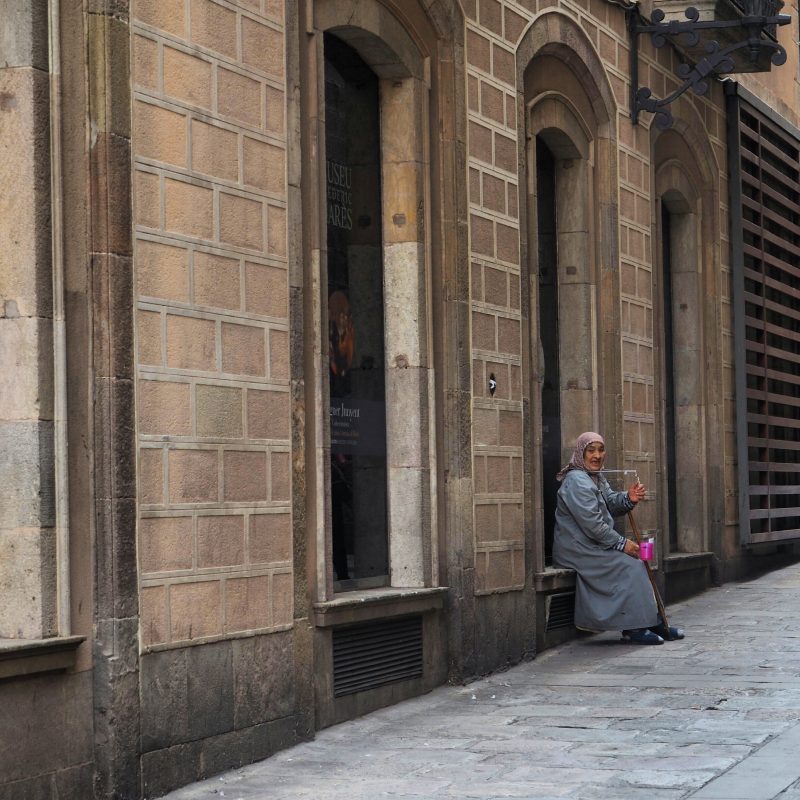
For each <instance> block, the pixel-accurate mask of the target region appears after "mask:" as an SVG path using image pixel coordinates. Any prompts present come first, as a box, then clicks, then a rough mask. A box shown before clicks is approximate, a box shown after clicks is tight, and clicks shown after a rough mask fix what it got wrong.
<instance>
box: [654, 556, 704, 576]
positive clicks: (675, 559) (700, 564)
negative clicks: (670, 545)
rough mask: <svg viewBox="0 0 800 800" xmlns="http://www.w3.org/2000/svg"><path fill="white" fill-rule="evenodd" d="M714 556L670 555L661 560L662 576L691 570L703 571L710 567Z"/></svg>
mask: <svg viewBox="0 0 800 800" xmlns="http://www.w3.org/2000/svg"><path fill="white" fill-rule="evenodd" d="M713 559H714V554H713V553H710V552H704V553H672V554H670V555H668V556H665V557H664V559H663V569H664V574H665V575H669V574H671V573H673V572H689V571H690V570H693V569H705V568H706V567H710V566H711V562H712V560H713Z"/></svg>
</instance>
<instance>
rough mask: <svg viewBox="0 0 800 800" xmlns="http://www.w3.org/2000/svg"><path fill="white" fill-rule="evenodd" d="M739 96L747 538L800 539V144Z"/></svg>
mask: <svg viewBox="0 0 800 800" xmlns="http://www.w3.org/2000/svg"><path fill="white" fill-rule="evenodd" d="M736 100H737V101H738V102H737V103H736V107H735V109H732V110H733V111H734V113H732V114H731V115H730V116H731V118H732V119H731V123H732V128H731V130H732V133H733V125H735V130H736V133H735V137H734V136H733V135H732V136H731V139H732V141H731V145H732V150H734V148H735V151H734V153H732V159H733V160H732V164H731V166H732V175H731V181H732V183H733V182H734V181H735V183H736V186H737V187H738V190H739V191H738V195H739V197H738V198H736V196H735V194H734V197H733V199H734V203H733V206H734V208H733V209H732V212H733V214H732V230H731V234H732V243H733V248H732V251H733V254H734V290H735V300H736V303H735V310H736V317H735V327H736V335H737V338H736V357H737V363H736V367H737V376H736V377H737V384H736V391H737V417H738V419H737V432H738V439H739V453H738V461H739V492H740V525H741V527H742V534H743V536H742V538H743V541H745V542H747V541H750V542H760V541H776V540H781V539H789V538H797V537H800V140H799V139H798V136H797V132H796V131H794V132H793V131H791V130H788V129H787V128H786V127H785V126H784V125H780V124H778V122H777V121H776V120H773V119H770V115H769V114H768V113H765V112H762V111H761V110H759V109H758V108H756V107H755V106H751V105H750V104H749V103H746V102H744V101H743V100H741V99H739V98H738V97H737V98H736ZM765 111H766V110H765ZM734 169H736V171H737V172H738V175H735V174H733V172H734ZM737 215H738V216H739V220H740V225H737ZM737 239H738V241H737Z"/></svg>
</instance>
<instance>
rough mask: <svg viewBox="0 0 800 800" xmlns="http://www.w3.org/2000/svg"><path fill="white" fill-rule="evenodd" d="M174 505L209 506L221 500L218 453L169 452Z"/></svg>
mask: <svg viewBox="0 0 800 800" xmlns="http://www.w3.org/2000/svg"><path fill="white" fill-rule="evenodd" d="M169 499H170V502H171V503H210V502H215V501H217V500H218V499H219V479H218V476H217V451H216V450H170V451H169Z"/></svg>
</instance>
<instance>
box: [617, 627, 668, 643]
mask: <svg viewBox="0 0 800 800" xmlns="http://www.w3.org/2000/svg"><path fill="white" fill-rule="evenodd" d="M622 635H623V636H624V637H625V638H626V639H628V640H629V641H630V642H632V643H633V644H664V640H663V639H662V638H661V637H660V636H659V635H658V634H657V633H653V631H651V630H648V629H647V628H636V629H635V630H632V631H622Z"/></svg>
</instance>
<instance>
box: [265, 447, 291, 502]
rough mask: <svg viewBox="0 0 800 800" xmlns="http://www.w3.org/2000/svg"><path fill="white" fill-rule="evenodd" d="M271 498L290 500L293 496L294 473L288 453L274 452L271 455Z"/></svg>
mask: <svg viewBox="0 0 800 800" xmlns="http://www.w3.org/2000/svg"><path fill="white" fill-rule="evenodd" d="M270 478H271V496H270V499H271V500H273V501H275V500H289V499H290V497H291V486H292V475H291V471H290V467H289V454H288V453H272V454H271V456H270Z"/></svg>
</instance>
